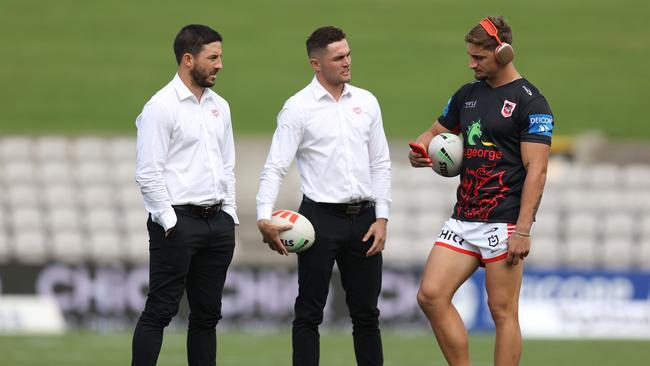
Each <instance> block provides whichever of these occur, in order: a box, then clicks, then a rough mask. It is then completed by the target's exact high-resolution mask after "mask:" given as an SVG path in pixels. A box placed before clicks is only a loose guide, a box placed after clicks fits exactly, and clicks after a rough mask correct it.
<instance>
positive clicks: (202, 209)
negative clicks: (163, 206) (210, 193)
mask: <svg viewBox="0 0 650 366" xmlns="http://www.w3.org/2000/svg"><path fill="white" fill-rule="evenodd" d="M222 205H223V203H221V202H219V203H217V204H214V205H211V206H197V205H172V207H173V208H175V209H177V210H180V211H183V212H187V213H190V214H192V215H195V216H199V217H203V218H204V219H207V218H210V217H213V216H216V215H217V214H218V213H219V212H221V206H222Z"/></svg>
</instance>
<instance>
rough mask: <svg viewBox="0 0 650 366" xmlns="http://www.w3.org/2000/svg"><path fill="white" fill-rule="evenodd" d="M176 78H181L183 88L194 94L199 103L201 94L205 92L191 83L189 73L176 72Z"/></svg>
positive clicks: (202, 88)
mask: <svg viewBox="0 0 650 366" xmlns="http://www.w3.org/2000/svg"><path fill="white" fill-rule="evenodd" d="M178 76H179V77H180V78H181V81H182V82H183V84H185V86H186V87H187V88H188V89H189V90H190V91H191V92H192V94H194V96H195V97H196V100H197V101H199V103H200V102H201V97H202V96H203V92H204V91H205V88H204V87H202V86H198V85H196V84H194V82H193V81H192V77H191V76H190V74H189V72H182V71H181V70H179V71H178Z"/></svg>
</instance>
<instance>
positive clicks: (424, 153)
mask: <svg viewBox="0 0 650 366" xmlns="http://www.w3.org/2000/svg"><path fill="white" fill-rule="evenodd" d="M409 146H410V147H411V150H413V151H415V152H416V153H418V154H420V155H422V157H423V158H427V159H429V153H427V151H426V150H425V149H424V148H423V147H422V145H420V144H418V143H416V142H413V141H410V142H409Z"/></svg>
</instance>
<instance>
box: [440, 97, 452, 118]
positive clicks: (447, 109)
mask: <svg viewBox="0 0 650 366" xmlns="http://www.w3.org/2000/svg"><path fill="white" fill-rule="evenodd" d="M450 104H451V98H449V100H448V101H447V105H446V106H445V109H444V110H443V111H442V116H443V117H447V114H449V105H450Z"/></svg>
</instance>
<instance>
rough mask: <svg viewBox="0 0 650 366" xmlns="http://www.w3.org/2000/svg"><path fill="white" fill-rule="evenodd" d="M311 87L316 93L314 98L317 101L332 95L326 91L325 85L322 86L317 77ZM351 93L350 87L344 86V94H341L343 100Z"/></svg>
mask: <svg viewBox="0 0 650 366" xmlns="http://www.w3.org/2000/svg"><path fill="white" fill-rule="evenodd" d="M310 87H311V90H312V92H313V93H314V98H315V99H316V100H321V99H322V98H323V97H324V96H327V95H330V93H329V92H328V91H327V90H325V88H324V87H323V85H321V83H320V82H319V81H318V79H317V78H316V76H314V78H313V79H312V80H311V83H310ZM350 93H351V90H350V87H349V86H348V84H347V83H346V84H345V85H343V93H341V98H342V97H343V96H345V95H348V94H350Z"/></svg>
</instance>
